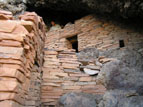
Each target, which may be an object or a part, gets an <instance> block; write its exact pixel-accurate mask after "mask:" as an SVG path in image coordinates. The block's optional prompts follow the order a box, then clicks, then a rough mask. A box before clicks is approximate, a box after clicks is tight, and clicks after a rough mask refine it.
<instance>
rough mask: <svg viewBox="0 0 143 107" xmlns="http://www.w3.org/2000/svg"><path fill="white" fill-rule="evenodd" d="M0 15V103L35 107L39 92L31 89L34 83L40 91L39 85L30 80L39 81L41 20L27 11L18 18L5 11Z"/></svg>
mask: <svg viewBox="0 0 143 107" xmlns="http://www.w3.org/2000/svg"><path fill="white" fill-rule="evenodd" d="M0 16H1V17H0V106H1V107H24V106H26V107H28V106H31V103H32V104H33V105H32V106H37V107H38V106H39V104H35V102H37V101H38V102H40V99H39V96H38V95H40V93H38V92H34V91H32V90H34V89H35V88H37V87H38V88H37V91H39V92H40V88H39V87H40V85H39V86H38V85H33V82H32V81H37V82H38V81H40V79H39V80H38V79H37V78H36V77H39V78H40V73H41V69H40V68H41V67H42V63H43V59H42V58H43V53H42V51H43V46H44V38H45V27H44V22H43V21H42V18H41V17H39V16H37V14H36V13H28V12H27V13H25V14H23V15H21V16H20V17H19V20H13V16H12V13H10V12H6V11H0ZM39 26H40V27H39ZM33 75H35V76H33ZM34 78H35V79H34ZM30 81H31V82H30ZM32 92H34V95H33V94H32ZM33 97H35V98H33Z"/></svg>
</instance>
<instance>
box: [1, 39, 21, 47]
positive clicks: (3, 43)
mask: <svg viewBox="0 0 143 107" xmlns="http://www.w3.org/2000/svg"><path fill="white" fill-rule="evenodd" d="M0 45H1V46H13V47H22V44H21V43H20V42H18V41H12V40H2V41H0Z"/></svg>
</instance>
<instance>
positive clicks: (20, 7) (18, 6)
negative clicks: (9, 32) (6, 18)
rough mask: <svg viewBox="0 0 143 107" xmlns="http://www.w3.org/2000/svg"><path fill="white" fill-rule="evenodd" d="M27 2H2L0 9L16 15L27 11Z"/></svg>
mask: <svg viewBox="0 0 143 107" xmlns="http://www.w3.org/2000/svg"><path fill="white" fill-rule="evenodd" d="M25 4H26V0H0V8H1V9H4V10H8V11H11V12H12V13H13V14H14V15H17V14H21V13H23V12H24V11H25V10H26V5H25Z"/></svg>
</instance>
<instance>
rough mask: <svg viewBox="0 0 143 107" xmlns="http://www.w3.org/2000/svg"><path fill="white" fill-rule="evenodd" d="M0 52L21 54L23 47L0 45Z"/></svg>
mask: <svg viewBox="0 0 143 107" xmlns="http://www.w3.org/2000/svg"><path fill="white" fill-rule="evenodd" d="M0 52H1V53H6V54H20V55H22V54H23V48H18V47H17V48H16V47H0Z"/></svg>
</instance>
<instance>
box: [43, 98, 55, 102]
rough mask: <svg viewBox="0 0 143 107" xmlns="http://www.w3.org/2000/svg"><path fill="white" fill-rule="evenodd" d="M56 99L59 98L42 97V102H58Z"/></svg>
mask: <svg viewBox="0 0 143 107" xmlns="http://www.w3.org/2000/svg"><path fill="white" fill-rule="evenodd" d="M56 101H57V99H51V98H46V99H45V98H44V99H41V102H42V103H50V102H56Z"/></svg>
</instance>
